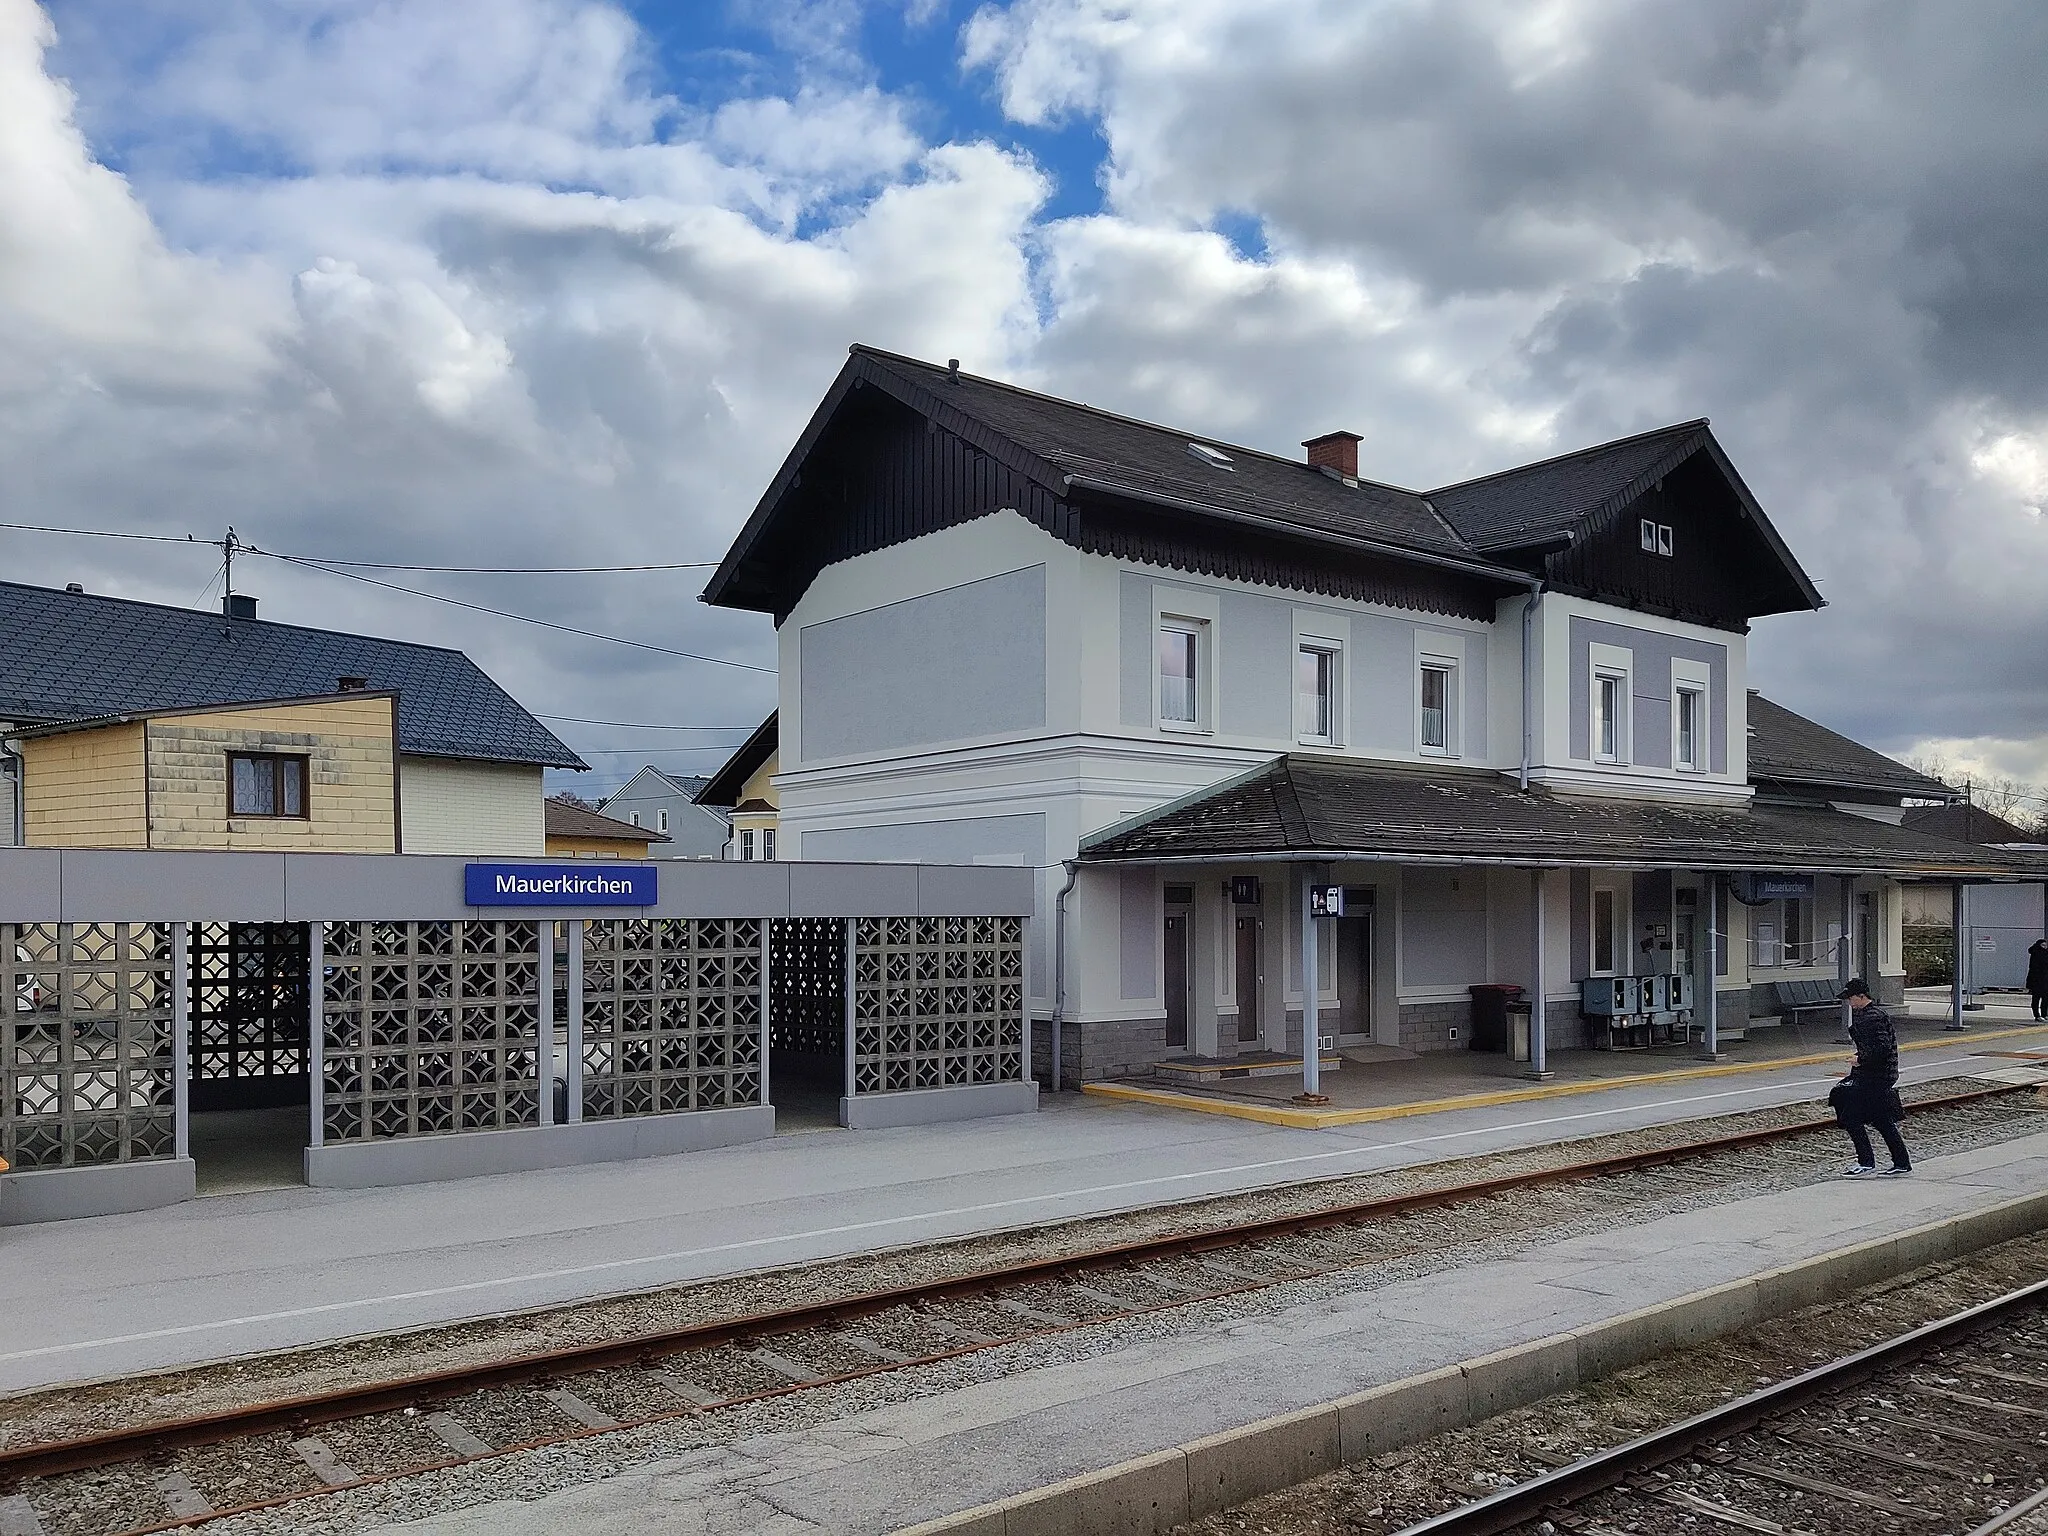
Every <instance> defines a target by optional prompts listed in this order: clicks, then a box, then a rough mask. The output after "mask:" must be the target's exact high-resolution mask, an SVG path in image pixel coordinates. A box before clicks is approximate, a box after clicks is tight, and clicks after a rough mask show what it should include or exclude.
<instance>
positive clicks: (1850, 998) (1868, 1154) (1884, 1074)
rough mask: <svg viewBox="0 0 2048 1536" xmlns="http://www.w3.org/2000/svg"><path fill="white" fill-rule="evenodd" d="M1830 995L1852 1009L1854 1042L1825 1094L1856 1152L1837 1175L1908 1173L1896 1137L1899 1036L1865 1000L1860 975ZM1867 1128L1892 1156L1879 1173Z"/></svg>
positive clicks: (1901, 1111)
mask: <svg viewBox="0 0 2048 1536" xmlns="http://www.w3.org/2000/svg"><path fill="white" fill-rule="evenodd" d="M1836 996H1838V997H1839V998H1840V999H1841V1000H1842V1001H1843V1002H1845V1003H1847V1004H1848V1005H1849V1007H1850V1009H1851V1010H1852V1011H1851V1013H1850V1016H1849V1038H1850V1039H1851V1040H1853V1041H1854V1042H1855V1043H1856V1065H1855V1066H1853V1067H1851V1068H1850V1069H1849V1075H1848V1076H1847V1077H1845V1078H1843V1079H1842V1080H1841V1081H1840V1082H1839V1083H1837V1084H1835V1087H1834V1091H1833V1092H1832V1093H1830V1094H1829V1095H1828V1103H1830V1104H1831V1105H1833V1106H1834V1110H1835V1118H1836V1119H1837V1120H1838V1121H1840V1122H1841V1126H1842V1129H1843V1130H1845V1131H1847V1132H1848V1133H1849V1140H1850V1142H1851V1143H1852V1144H1853V1145H1854V1146H1855V1148H1856V1164H1855V1166H1854V1167H1852V1168H1849V1169H1846V1170H1844V1172H1843V1175H1842V1176H1843V1177H1844V1178H1848V1179H1868V1178H1882V1177H1896V1176H1898V1175H1899V1174H1903V1173H1911V1172H1912V1171H1913V1159H1912V1158H1911V1157H1910V1156H1909V1155H1908V1154H1907V1152H1906V1143H1905V1141H1904V1140H1903V1139H1902V1138H1901V1137H1900V1135H1899V1120H1900V1118H1901V1117H1902V1116H1903V1115H1904V1114H1905V1110H1904V1108H1903V1107H1902V1106H1901V1105H1900V1103H1899V1090H1898V1083H1899V1037H1898V1036H1897V1035H1896V1034H1894V1033H1893V1032H1892V1018H1891V1015H1890V1014H1888V1013H1886V1012H1885V1011H1884V1009H1882V1008H1880V1007H1879V1006H1878V1005H1877V1004H1876V1003H1873V1002H1872V1001H1871V1000H1870V987H1869V986H1868V984H1866V983H1865V982H1864V981H1863V980H1862V979H1861V978H1860V977H1859V978H1857V979H1855V980H1852V981H1850V982H1849V983H1848V985H1846V986H1845V987H1843V988H1842V990H1841V991H1840V992H1839V993H1837V994H1836ZM1873 1125H1874V1126H1876V1127H1877V1134H1878V1135H1880V1136H1882V1137H1883V1138H1884V1145H1885V1150H1886V1151H1887V1152H1889V1153H1891V1155H1892V1165H1891V1167H1889V1168H1887V1169H1885V1170H1884V1173H1883V1174H1880V1173H1879V1172H1878V1171H1877V1154H1876V1152H1875V1151H1874V1150H1873V1149H1872V1148H1871V1145H1870V1132H1869V1130H1868V1129H1867V1127H1869V1126H1873Z"/></svg>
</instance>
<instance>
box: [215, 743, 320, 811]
mask: <svg viewBox="0 0 2048 1536" xmlns="http://www.w3.org/2000/svg"><path fill="white" fill-rule="evenodd" d="M228 814H229V815H230V816H296V817H303V816H304V815H305V814H306V760H305V759H304V758H303V757H285V756H281V755H279V754H277V753H270V752H230V753H229V754H228Z"/></svg>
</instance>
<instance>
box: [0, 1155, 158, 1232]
mask: <svg viewBox="0 0 2048 1536" xmlns="http://www.w3.org/2000/svg"><path fill="white" fill-rule="evenodd" d="M197 1189H198V1168H197V1165H196V1164H194V1163H193V1161H192V1159H191V1158H189V1157H154V1158H149V1159H147V1160H146V1161H143V1162H136V1163H99V1164H94V1165H91V1166H88V1167H81V1168H38V1169H30V1170H28V1171H25V1172H22V1173H10V1174H6V1175H0V1226H7V1227H12V1226H26V1225H28V1224H29V1223H31V1222H38V1221H70V1220H72V1219H74V1218H75V1217H79V1216H112V1215H115V1214H117V1213H118V1212H121V1211H149V1210H154V1209H156V1207H158V1206H160V1205H176V1204H177V1203H178V1202H179V1201H181V1200H190V1199H191V1198H192V1197H193V1195H194V1194H195V1193H197Z"/></svg>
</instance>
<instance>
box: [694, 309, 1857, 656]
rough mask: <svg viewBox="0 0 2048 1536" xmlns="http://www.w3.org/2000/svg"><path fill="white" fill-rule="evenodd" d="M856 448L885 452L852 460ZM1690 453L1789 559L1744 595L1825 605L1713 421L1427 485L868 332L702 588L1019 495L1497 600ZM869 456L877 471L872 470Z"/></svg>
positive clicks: (856, 548) (1094, 520) (1024, 512)
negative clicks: (1536, 550)
mask: <svg viewBox="0 0 2048 1536" xmlns="http://www.w3.org/2000/svg"><path fill="white" fill-rule="evenodd" d="M864 391H865V392H866V393H865V394H863V392H864ZM878 397H880V398H883V399H886V400H888V401H893V402H895V408H896V409H897V410H898V411H899V412H901V413H902V420H903V421H915V420H917V419H918V418H922V420H923V421H924V423H926V424H927V426H928V427H929V428H930V429H932V430H933V431H935V432H936V433H937V434H938V438H935V439H934V440H933V441H934V442H935V443H937V442H938V441H939V439H944V441H945V442H946V443H948V444H951V446H952V449H953V450H957V451H950V452H949V451H948V449H947V448H945V447H943V446H941V447H932V448H928V449H927V448H918V449H912V448H910V447H908V446H904V445H902V444H901V442H900V436H901V434H902V433H903V432H904V427H903V426H902V424H901V422H900V421H897V420H892V419H891V418H889V417H888V416H887V415H886V413H883V412H880V411H878V410H874V409H865V412H864V407H863V405H862V401H863V400H864V399H865V400H869V401H872V400H875V399H876V398H878ZM891 434H897V435H898V451H897V452H896V454H895V457H894V458H889V457H888V450H887V446H886V445H887V442H888V441H889V440H890V439H891ZM917 440H918V442H919V443H920V444H922V443H923V442H924V437H923V435H922V434H919V435H918V439H917ZM863 448H865V449H870V450H872V451H873V456H872V457H871V459H870V460H869V461H867V462H865V463H857V462H856V461H858V460H859V459H860V454H861V451H862V449H863ZM814 456H815V458H814ZM1696 457H1697V458H1700V459H1702V460H1705V461H1711V464H1712V467H1713V469H1714V470H1715V471H1718V473H1719V474H1720V475H1721V476H1722V477H1723V478H1724V479H1725V481H1726V482H1727V486H1728V488H1729V492H1730V494H1732V496H1733V498H1734V505H1735V508H1736V510H1734V511H1732V512H1731V514H1730V515H1731V516H1736V517H1739V518H1740V519H1742V520H1743V521H1746V522H1748V523H1750V524H1752V525H1754V531H1755V534H1756V535H1757V536H1758V537H1759V538H1760V539H1761V540H1762V542H1763V544H1764V546H1765V551H1764V552H1762V556H1763V561H1764V563H1765V564H1767V565H1771V566H1776V565H1782V566H1783V568H1784V570H1783V574H1782V576H1778V575H1773V576H1772V577H1771V581H1772V582H1773V583H1774V586H1773V589H1772V591H1771V592H1770V594H1769V596H1768V598H1766V599H1760V601H1765V602H1768V603H1769V604H1771V605H1773V606H1767V607H1763V608H1759V609H1755V610H1751V611H1750V612H1744V613H1739V614H1735V615H1734V616H1736V617H1748V616H1751V614H1752V613H1753V612H1780V611H1784V610H1785V609H1786V608H1788V607H1819V606H1820V605H1821V599H1820V595H1819V593H1818V592H1817V591H1815V590H1814V587H1813V584H1812V583H1811V582H1810V581H1809V580H1808V579H1807V577H1806V575H1805V573H1804V572H1803V571H1801V570H1800V569H1799V566H1798V563H1797V562H1796V561H1795V560H1793V558H1792V555H1791V553H1790V551H1789V550H1788V549H1787V548H1786V547H1785V545H1784V542H1783V540H1782V539H1780V538H1779V537H1778V535H1777V533H1776V531H1775V530H1774V529H1773V528H1772V527H1771V524H1770V521H1769V519H1768V518H1766V517H1765V516H1764V514H1763V511H1762V509H1761V508H1760V507H1758V506H1757V504H1756V502H1755V498H1754V497H1752V496H1751V495H1750V493H1749V491H1748V488H1747V487H1746V486H1744V485H1743V484H1742V481H1741V477H1740V476H1739V475H1737V474H1736V472H1735V470H1734V467H1733V465H1732V464H1730V463H1729V462H1728V460H1727V457H1726V455H1724V454H1723V453H1722V452H1721V450H1720V448H1719V446H1718V445H1717V444H1716V443H1715V442H1714V440H1713V435H1712V433H1711V432H1710V431H1709V430H1708V429H1707V424H1706V423H1705V422H1704V421H1689V422H1683V423H1680V424H1679V425H1677V426H1672V427H1665V428H1660V429H1658V430H1657V431H1655V432H1650V433H1644V434H1642V435H1641V436H1639V437H1633V438H1626V439H1622V440H1621V441H1619V442H1615V443H1608V444H1602V445H1599V446H1597V447H1594V448H1589V449H1583V450H1580V451H1579V452H1577V453H1572V454H1565V455H1562V456H1560V457H1558V458H1555V459H1549V460H1545V461H1544V462H1543V463H1541V464H1537V465H1528V466H1524V467H1522V468H1520V469H1515V470H1509V471H1504V472H1503V473H1501V474H1498V475H1490V476H1487V477H1484V478H1483V479H1479V480H1471V481H1466V482H1463V483H1462V484H1460V485H1456V486H1451V487H1447V488H1446V489H1445V490H1444V491H1442V492H1436V493H1430V494H1426V495H1425V494H1423V493H1419V492H1416V491H1412V490H1404V489H1402V488H1400V487H1398V486H1392V485H1384V484H1380V483H1376V482H1374V481H1371V480H1365V479H1357V478H1351V479H1347V478H1344V477H1341V476H1339V475H1338V474H1336V473H1335V472H1333V471H1329V470H1325V469H1321V468H1318V467H1316V466H1313V465H1310V464H1308V463H1306V462H1305V461H1303V460H1301V459H1296V458H1291V457H1284V456H1280V455H1275V454H1270V453H1265V452H1262V451H1260V450H1258V449H1254V448H1246V447H1243V446H1241V445H1239V444H1235V443H1229V442H1224V441H1222V440H1220V439H1216V438H1211V437H1206V436H1203V435H1202V434H1199V433H1191V432H1188V431H1185V430H1182V429H1179V428H1175V427H1168V426H1162V425H1159V424H1157V423H1154V422H1147V421H1139V420H1136V419H1134V418H1132V417H1128V416H1120V415H1117V414H1115V413H1113V412H1110V411H1103V410H1098V409H1096V408H1094V407H1093V406H1087V405H1082V404H1079V403H1078V402H1075V401H1071V400H1061V399H1057V398H1055V397H1053V396H1050V395H1044V394H1040V393H1038V392H1036V391H1034V390H1028V389H1022V388H1019V387H1017V386H1016V385H1013V384H1005V383H1002V382H1000V381H999V380H995V379H989V378H983V377H979V376H977V375H974V374H970V373H962V372H958V371H957V370H953V369H950V368H942V367H939V366H937V365H935V364H932V363H926V362H921V361H919V360H917V359H915V358H909V357H903V356H900V355H898V354H895V353H890V352H882V351H878V350H877V349H875V348H872V347H864V346H855V347H854V348H852V349H851V354H850V356H849V357H848V358H847V361H846V365H845V366H844V367H843V368H842V369H841V370H840V373H839V376H838V378H837V379H835V380H834V381H833V384H832V387H831V388H830V389H829V390H828V391H827V392H826V394H825V397H824V399H823V400H822V401H821V402H820V403H819V405H818V408H817V410H816V411H815V412H813V414H812V416H811V420H810V422H809V424H808V425H807V426H806V427H805V429H804V431H803V433H802V435H801V436H800V437H799V438H798V439H797V442H796V444H795V445H794V446H793V447H792V448H791V450H790V452H789V455H788V456H787V457H786V458H785V459H784V461H783V463H782V466H781V468H780V469H779V470H778V471H777V473H776V475H775V477H774V479H773V480H772V481H771V482H770V483H769V485H768V488H767V490H766V491H765V492H764V493H763V495H762V497H761V499H760V501H759V502H758V503H757V504H756V505H755V508H754V511H753V513H752V515H751V516H750V517H749V518H748V520H747V523H746V526H745V527H744V528H743V529H741V531H740V533H739V536H738V537H737V538H736V539H735V540H734V541H733V545H732V548H731V549H730V550H729V551H728V552H727V554H726V557H725V559H724V560H723V561H722V562H721V563H720V565H719V567H718V570H717V571H716V572H715V573H714V574H713V575H712V577H711V580H710V582H709V583H708V584H707V585H706V587H705V589H704V593H703V599H704V601H705V602H708V603H713V604H719V605H723V606H728V607H738V608H751V609H756V610H759V611H763V612H770V613H773V614H775V616H776V618H777V621H778V622H780V620H781V618H782V617H783V616H784V615H785V614H786V613H788V611H789V610H790V609H791V608H792V607H794V605H795V602H796V600H797V598H798V597H799V596H800V595H801V593H802V591H803V589H804V588H805V587H806V586H807V585H808V584H809V582H810V580H811V579H812V578H813V577H814V576H815V574H816V572H817V571H818V570H820V569H822V568H823V567H824V566H825V565H828V564H831V563H832V562H833V561H836V560H843V559H847V558H850V557H851V556H853V555H857V554H861V553H865V552H866V551H868V550H870V549H877V548H882V547H886V546H887V545H888V544H891V543H898V542H902V541H904V540H907V539H910V538H915V537H918V536H920V535H922V534H925V533H930V532H934V531H936V530H937V529H938V528H941V527H945V526H950V525H951V524H953V523H957V522H964V521H967V520H969V519H971V518H974V517H979V516H984V515H987V514H989V513H992V512H995V511H998V510H1004V509H1007V510H1012V511H1015V512H1017V513H1018V514H1019V515H1021V516H1023V517H1025V518H1026V519H1027V520H1029V521H1032V522H1034V523H1036V524H1038V525H1039V526H1040V527H1042V528H1044V529H1045V530H1046V531H1047V532H1049V533H1051V534H1052V535H1053V536H1054V537H1055V538H1058V539H1061V540H1063V541H1065V542H1067V543H1069V544H1073V545H1075V546H1077V547H1079V548H1082V549H1086V550H1089V551H1091V552H1094V553H1099V554H1108V555H1111V556H1113V557H1115V558H1120V559H1130V560H1134V561H1138V562H1140V563H1144V564H1148V565H1158V566H1163V567H1167V568H1173V569H1185V570H1196V571H1202V572H1204V573H1206V574H1211V575H1222V576H1226V577H1230V578H1233V579H1239V580H1247V581H1254V582H1258V583H1261V584H1272V585H1281V586H1289V587H1293V588H1296V589H1298V590H1306V591H1313V592H1320V593H1325V594H1328V595H1334V596H1343V597H1351V598H1357V599H1362V600H1367V601H1383V602H1392V603H1395V604H1398V605H1401V606H1409V607H1418V608H1423V609H1426V610H1429V611H1436V612H1446V613H1462V614H1465V615H1467V616H1470V617H1485V616H1489V615H1490V614H1491V613H1492V612H1493V605H1494V603H1495V601H1496V600H1497V599H1498V598H1499V597H1500V596H1503V595H1506V594H1509V593H1512V592H1515V591H1518V590H1524V589H1526V588H1527V587H1528V585H1529V584H1530V582H1531V580H1532V579H1533V578H1534V576H1535V575H1536V574H1538V572H1537V570H1535V569H1534V568H1530V567H1529V566H1528V565H1527V553H1526V552H1527V551H1528V550H1530V549H1531V548H1532V547H1534V546H1540V545H1542V544H1544V543H1545V542H1546V541H1550V542H1552V543H1560V544H1561V543H1568V542H1569V541H1570V538H1572V537H1583V536H1584V535H1586V534H1589V533H1591V532H1594V531H1596V530H1597V529H1598V528H1599V527H1601V526H1602V525H1603V524H1604V522H1605V520H1607V519H1609V518H1611V517H1612V516H1613V515H1614V514H1615V513H1616V512H1617V511H1618V510H1619V508H1620V507H1622V506H1623V505H1625V504H1626V503H1627V502H1628V501H1629V500H1632V499H1634V497H1636V496H1638V495H1641V494H1642V493H1643V492H1644V491H1645V490H1648V489H1650V488H1653V487H1655V486H1656V485H1657V484H1658V482H1659V480H1660V479H1661V478H1662V477H1663V476H1664V475H1665V474H1666V473H1668V472H1669V470H1670V469H1672V468H1674V467H1676V466H1678V465H1680V464H1683V463H1685V462H1686V461H1688V460H1691V459H1694V458H1696ZM885 460H886V462H884V461H885ZM850 465H852V466H853V468H852V469H849V466H850ZM856 472H857V473H859V474H865V475H867V476H868V477H869V478H868V480H867V481H865V482H863V483H862V484H861V485H860V486H857V487H855V486H852V485H851V484H850V482H849V480H848V478H847V477H848V475H849V473H856ZM921 490H922V491H924V492H926V494H924V496H923V499H922V500H920V491H921ZM1742 553H1743V557H1744V558H1752V559H1753V558H1755V556H1754V555H1752V554H1751V553H1750V551H1749V549H1748V548H1747V547H1745V548H1744V550H1743V552H1742ZM1569 574H1570V573H1566V575H1567V576H1569ZM1566 584H1568V585H1569V584H1570V582H1567V583H1566ZM1578 584H1579V585H1581V586H1585V585H1587V584H1588V581H1587V580H1586V579H1581V580H1579V581H1578ZM1591 585H1592V586H1595V587H1597V586H1598V585H1599V582H1598V579H1597V578H1594V579H1591ZM1681 606H1682V605H1681Z"/></svg>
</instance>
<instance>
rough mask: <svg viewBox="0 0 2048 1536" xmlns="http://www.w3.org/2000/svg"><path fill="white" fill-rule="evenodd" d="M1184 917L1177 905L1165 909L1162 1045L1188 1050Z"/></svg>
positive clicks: (1187, 912) (1186, 942)
mask: <svg viewBox="0 0 2048 1536" xmlns="http://www.w3.org/2000/svg"><path fill="white" fill-rule="evenodd" d="M1188 916H1189V909H1188V908H1187V907H1186V906H1183V905H1180V904H1179V903H1169V904H1168V905H1167V908H1166V1044H1167V1045H1168V1046H1169V1047H1170V1048H1172V1049H1174V1050H1183V1051H1184V1050H1186V1049H1187V1046H1188Z"/></svg>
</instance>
